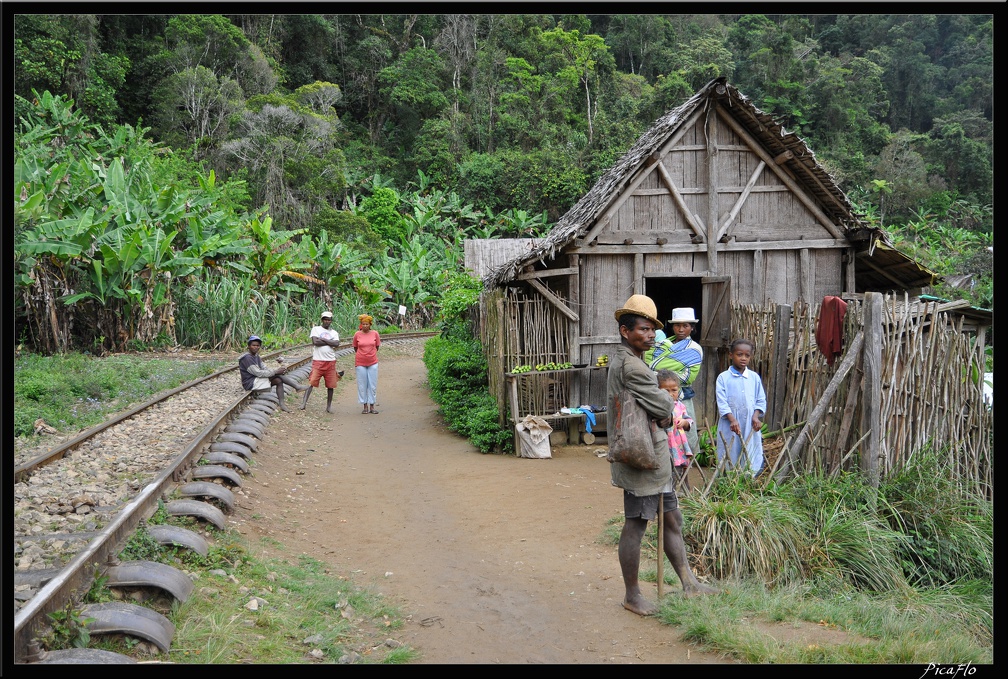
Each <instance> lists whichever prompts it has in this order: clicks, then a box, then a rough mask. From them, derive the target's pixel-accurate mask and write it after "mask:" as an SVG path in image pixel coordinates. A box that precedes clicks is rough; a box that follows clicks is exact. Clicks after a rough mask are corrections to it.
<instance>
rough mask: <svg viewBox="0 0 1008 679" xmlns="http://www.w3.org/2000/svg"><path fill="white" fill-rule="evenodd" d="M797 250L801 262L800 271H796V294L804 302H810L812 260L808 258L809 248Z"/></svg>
mask: <svg viewBox="0 0 1008 679" xmlns="http://www.w3.org/2000/svg"><path fill="white" fill-rule="evenodd" d="M798 252H799V255H798V260H799V262H800V263H801V271H799V272H798V286H799V290H798V294H799V295H801V297H802V299H804V300H805V301H806V302H812V301H813V300H812V271H811V269H812V262H811V259H810V258H809V249H808V248H802V249H801V250H799V251H798Z"/></svg>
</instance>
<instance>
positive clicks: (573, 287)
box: [566, 254, 587, 404]
mask: <svg viewBox="0 0 1008 679" xmlns="http://www.w3.org/2000/svg"><path fill="white" fill-rule="evenodd" d="M578 259H579V258H578V256H577V255H571V254H568V255H567V267H566V270H567V271H569V272H570V273H569V275H568V278H567V297H568V299H569V301H570V305H571V306H572V307H573V308H575V309H580V308H581V276H580V271H579V269H578ZM580 335H581V321H580V320H577V321H574V320H572V321H570V322H569V323H567V342H568V344H569V345H570V346H569V347H568V351H567V360H568V361H570V362H571V363H580V362H581V343H580V342H578V337H580ZM582 383H584V384H585V385H587V381H586V380H585V379H584V376H583V375H578V376H576V377H572V378H571V401H572V402H573V403H577V404H580V403H581V387H582Z"/></svg>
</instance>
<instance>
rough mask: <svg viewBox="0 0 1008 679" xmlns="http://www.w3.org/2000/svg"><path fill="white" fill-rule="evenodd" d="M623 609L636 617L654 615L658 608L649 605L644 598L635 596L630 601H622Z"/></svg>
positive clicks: (651, 604)
mask: <svg viewBox="0 0 1008 679" xmlns="http://www.w3.org/2000/svg"><path fill="white" fill-rule="evenodd" d="M623 608H625V609H627V610H628V611H630V612H632V613H636V614H637V615H644V616H648V615H654V614H655V613H657V612H658V606H657V605H655V604H653V603H651V602H650V601H648V600H647V599H645V598H644V597H642V596H640V595H637V596H635V597H633V598H632V599H624V600H623Z"/></svg>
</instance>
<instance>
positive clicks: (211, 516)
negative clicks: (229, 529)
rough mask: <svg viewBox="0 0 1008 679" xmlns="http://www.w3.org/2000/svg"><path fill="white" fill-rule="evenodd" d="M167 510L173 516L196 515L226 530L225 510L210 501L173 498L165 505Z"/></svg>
mask: <svg viewBox="0 0 1008 679" xmlns="http://www.w3.org/2000/svg"><path fill="white" fill-rule="evenodd" d="M165 511H166V512H168V514H170V515H171V516H195V517H197V518H200V519H203V520H204V521H208V522H210V523H212V524H213V525H215V526H217V528H218V529H219V530H224V525H225V520H224V512H222V511H221V510H220V509H218V508H217V507H214V506H213V505H212V504H210V503H209V502H203V501H201V500H188V499H186V500H172V501H171V502H169V503H167V504H166V505H165Z"/></svg>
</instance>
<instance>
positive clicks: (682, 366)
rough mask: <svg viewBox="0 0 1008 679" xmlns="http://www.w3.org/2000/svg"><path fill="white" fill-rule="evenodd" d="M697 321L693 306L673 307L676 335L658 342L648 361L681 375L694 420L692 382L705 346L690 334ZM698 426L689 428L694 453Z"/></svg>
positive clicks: (697, 447) (653, 366)
mask: <svg viewBox="0 0 1008 679" xmlns="http://www.w3.org/2000/svg"><path fill="white" fill-rule="evenodd" d="M698 322H699V321H698V320H697V318H696V315H695V314H694V313H693V309H692V308H691V307H677V308H675V309H673V310H672V318H671V319H669V322H668V324H669V326H670V327H671V328H672V335H673V336H672V337H670V338H668V339H667V340H665V341H664V342H662V343H660V344H656V345H655V348H654V351H653V352H652V354H651V356H650V360H649V361H648V365H649V366H651V369H652V370H655V371H658V370H662V369H668V370H671V371H673V372H674V373H675V374H677V375H678V376H679V380H680V383H681V384H680V386H681V387H682V402H683V403H684V404H685V405H686V412H688V413H689V416H690V417H691V418H692V419H693V421H694V422H696V421H697V419H696V411H695V410H694V407H693V396H694V391H693V386H692V385H693V383H694V382H696V379H697V377H698V376H699V375H700V365H701V364H702V363H703V348H702V347H701V346H700V345H699V344H698V343H697V342H695V341H694V340H693V338H692V336H691V335H692V333H693V328H694V324H695V323H698ZM697 429H698V428H697V427H691V428H690V429H689V431H687V432H686V438H687V440H689V445H690V450H692V451H693V454H694V455H696V454H697V453H699V452H700V437H699V436H698V435H697Z"/></svg>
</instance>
